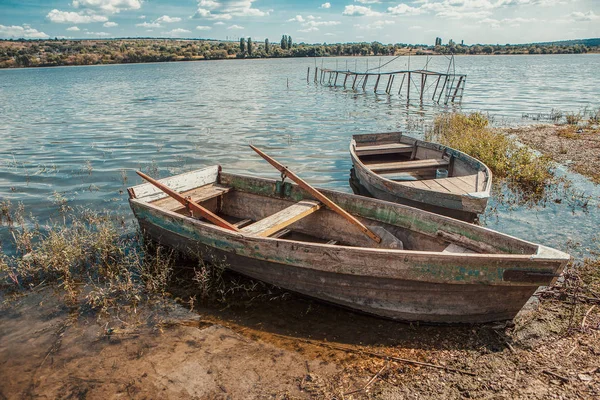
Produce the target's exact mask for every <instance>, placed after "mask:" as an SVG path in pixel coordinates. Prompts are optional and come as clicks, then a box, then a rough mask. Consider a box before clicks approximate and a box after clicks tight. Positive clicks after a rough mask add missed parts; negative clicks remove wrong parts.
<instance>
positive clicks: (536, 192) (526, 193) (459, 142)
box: [426, 113, 556, 203]
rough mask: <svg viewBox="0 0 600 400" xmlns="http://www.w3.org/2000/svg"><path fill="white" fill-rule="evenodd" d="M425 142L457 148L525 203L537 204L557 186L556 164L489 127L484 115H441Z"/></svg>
mask: <svg viewBox="0 0 600 400" xmlns="http://www.w3.org/2000/svg"><path fill="white" fill-rule="evenodd" d="M426 140H430V141H435V142H438V143H441V144H443V145H446V146H449V147H452V148H455V149H457V150H460V151H462V152H464V153H467V154H469V155H470V156H472V157H474V158H476V159H478V160H480V161H481V162H483V163H484V164H486V165H487V166H488V167H489V168H490V169H491V171H492V173H493V174H494V178H495V180H496V181H497V182H498V181H502V182H506V183H507V185H508V187H509V188H510V189H512V190H514V191H516V192H518V193H519V194H520V198H521V199H522V202H525V203H526V202H533V203H537V202H539V201H541V200H542V199H543V198H544V194H545V192H546V189H547V188H548V186H550V185H551V184H554V183H556V176H555V172H554V164H553V162H552V160H551V159H550V158H548V157H545V156H537V155H536V154H535V153H534V152H533V151H532V150H530V149H529V148H527V147H524V146H519V144H518V143H517V142H516V141H515V140H513V139H511V138H510V137H508V136H506V135H505V134H503V133H502V132H499V131H496V130H494V129H492V128H491V127H490V126H489V119H488V117H486V116H485V115H483V114H481V113H473V114H469V115H466V114H460V113H450V114H442V115H439V116H438V117H436V119H435V120H434V125H433V128H432V129H431V130H430V131H429V132H428V133H427V134H426Z"/></svg>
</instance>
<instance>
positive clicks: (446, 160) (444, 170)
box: [353, 134, 487, 195]
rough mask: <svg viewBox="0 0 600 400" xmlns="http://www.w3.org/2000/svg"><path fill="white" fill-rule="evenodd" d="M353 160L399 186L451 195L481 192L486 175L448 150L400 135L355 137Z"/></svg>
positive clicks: (484, 184) (484, 186) (484, 185)
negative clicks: (356, 159)
mask: <svg viewBox="0 0 600 400" xmlns="http://www.w3.org/2000/svg"><path fill="white" fill-rule="evenodd" d="M353 139H354V153H355V155H356V157H358V159H359V160H360V161H361V162H362V163H363V164H364V165H365V166H366V167H367V168H369V169H370V170H371V171H373V172H374V173H376V174H378V175H380V176H382V177H384V178H386V179H389V180H392V181H395V182H399V183H401V184H402V185H405V186H409V187H414V188H419V189H425V190H435V191H441V192H447V193H454V194H461V195H462V194H469V193H474V192H479V191H484V190H485V188H486V183H487V182H486V180H487V174H486V173H485V171H482V170H479V169H478V168H476V167H475V166H473V165H471V164H470V163H469V162H466V161H465V160H463V159H461V158H459V157H457V156H456V155H455V154H454V152H452V151H450V150H447V149H439V148H436V147H437V145H433V146H431V147H427V146H426V143H425V142H421V141H418V140H416V139H413V138H411V137H407V136H402V135H401V134H386V135H355V136H353Z"/></svg>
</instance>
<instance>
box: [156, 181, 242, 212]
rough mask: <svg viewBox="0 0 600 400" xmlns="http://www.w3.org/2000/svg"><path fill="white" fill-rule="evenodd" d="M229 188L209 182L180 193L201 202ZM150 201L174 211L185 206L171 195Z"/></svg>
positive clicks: (227, 190)
mask: <svg viewBox="0 0 600 400" xmlns="http://www.w3.org/2000/svg"><path fill="white" fill-rule="evenodd" d="M230 190H232V188H230V187H227V186H223V185H219V184H217V183H211V184H208V185H204V186H200V187H197V188H195V189H191V190H187V191H185V192H181V193H180V194H181V195H182V196H184V197H191V199H192V201H194V202H196V203H201V202H203V201H206V200H210V199H212V198H215V197H218V196H221V195H223V194H225V193H227V192H229V191H230ZM151 203H152V204H153V205H155V206H158V207H161V208H164V209H167V210H171V211H176V210H180V209H183V208H185V207H183V206H182V205H181V203H180V202H178V201H177V200H175V199H173V198H171V197H164V198H162V199H158V200H154V201H152V202H151Z"/></svg>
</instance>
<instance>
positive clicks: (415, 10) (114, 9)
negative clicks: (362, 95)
mask: <svg viewBox="0 0 600 400" xmlns="http://www.w3.org/2000/svg"><path fill="white" fill-rule="evenodd" d="M282 34H287V35H290V36H292V37H293V38H294V41H295V42H301V41H304V42H307V43H322V42H327V43H337V42H359V41H367V42H371V41H380V42H382V43H398V42H402V43H428V44H431V43H433V42H434V39H435V37H436V36H440V37H442V39H443V42H444V43H446V42H447V41H448V39H453V40H454V41H456V42H460V40H464V41H465V43H469V44H471V43H502V44H503V43H528V42H538V41H552V40H561V39H576V38H591V37H600V0H410V1H398V0H394V1H385V0H328V1H325V0H319V1H294V2H291V1H279V0H181V1H173V0H171V1H166V0H60V1H56V0H48V1H42V0H0V38H22V37H24V38H32V39H35V38H48V37H50V38H54V37H59V38H62V37H68V38H111V37H140V36H144V37H146V36H152V37H179V38H214V39H237V38H239V37H248V36H250V37H252V38H253V40H255V41H258V40H261V41H262V40H264V39H265V38H269V39H270V40H271V41H279V39H280V38H281V35H282Z"/></svg>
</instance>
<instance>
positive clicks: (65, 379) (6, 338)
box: [0, 287, 600, 399]
mask: <svg viewBox="0 0 600 400" xmlns="http://www.w3.org/2000/svg"><path fill="white" fill-rule="evenodd" d="M561 296H562V297H561ZM565 296H566V297H565ZM568 296H569V294H568V293H567V292H561V291H557V292H556V293H555V292H553V291H550V292H548V293H546V294H544V295H543V296H542V297H543V298H542V300H541V301H537V300H535V299H534V301H532V302H531V304H530V305H529V307H528V308H527V310H524V311H523V312H522V313H521V314H519V316H518V317H517V318H516V320H515V321H514V324H512V323H509V324H504V323H500V324H489V325H475V326H422V325H419V324H406V323H398V322H393V321H387V320H381V319H377V318H373V317H369V316H365V315H359V314H356V313H353V312H349V311H346V310H342V309H339V308H337V307H333V306H329V305H327V304H323V303H319V302H314V301H312V300H310V299H307V298H304V297H299V296H295V295H290V294H285V295H282V293H281V292H274V289H273V288H269V287H265V288H263V289H261V292H260V295H258V296H257V295H254V296H252V297H251V298H249V299H246V300H244V301H229V302H228V304H227V305H224V304H217V303H209V304H203V305H196V307H195V310H194V312H189V311H188V310H186V309H184V308H183V307H181V306H178V305H177V304H175V303H173V302H171V301H170V300H169V301H167V302H166V303H165V304H167V306H164V307H161V309H160V310H158V309H145V308H144V307H140V308H138V309H137V310H136V312H135V313H132V312H129V313H126V312H124V311H122V312H121V313H120V314H117V315H116V316H114V317H112V318H110V319H108V320H106V319H101V320H98V319H96V317H93V316H86V315H85V313H83V312H82V311H81V310H79V311H76V310H72V309H70V308H69V307H67V306H65V305H64V302H63V301H62V300H59V299H58V298H57V297H56V295H55V294H54V293H53V292H52V291H50V290H46V291H42V292H39V293H32V294H29V295H27V296H25V297H21V298H20V299H18V300H17V301H12V302H5V304H4V305H3V306H2V309H1V311H0V366H1V367H0V369H1V371H0V375H1V376H2V380H0V398H8V399H17V398H19V399H20V398H35V397H47V398H88V399H100V398H102V399H105V398H121V397H125V398H136V399H138V398H139V399H141V398H202V399H204V398H209V399H210V398H219V399H220V398H231V399H238V398H244V399H248V398H278V399H279V398H281V399H283V398H338V399H341V398H345V399H357V398H381V399H388V398H431V399H439V398H483V397H490V396H492V397H497V398H514V397H520V398H539V399H542V398H573V397H581V398H590V397H594V396H598V395H600V384H599V382H600V368H599V367H600V364H599V362H598V360H599V359H600V357H599V356H600V337H599V335H600V331H598V329H600V312H599V310H598V307H597V306H596V307H594V308H591V306H592V305H593V304H589V303H579V302H577V303H573V302H572V301H571V300H570V298H569V297H568ZM599 305H600V304H599ZM586 315H587V316H586ZM584 316H585V321H584ZM340 346H343V347H347V348H350V349H352V351H347V350H340V348H339V347H340ZM361 350H366V351H369V352H375V353H378V354H382V355H388V356H395V357H402V358H406V359H411V360H417V361H420V362H427V363H432V364H436V365H438V366H442V367H443V366H446V367H451V368H456V369H461V370H465V371H468V372H469V373H470V374H463V373H458V372H452V371H446V370H444V369H435V368H429V367H425V366H417V365H411V364H407V363H404V362H396V361H390V360H385V359H381V358H377V357H372V356H370V355H368V354H365V353H360V351H361ZM471 374H472V375H471Z"/></svg>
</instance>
